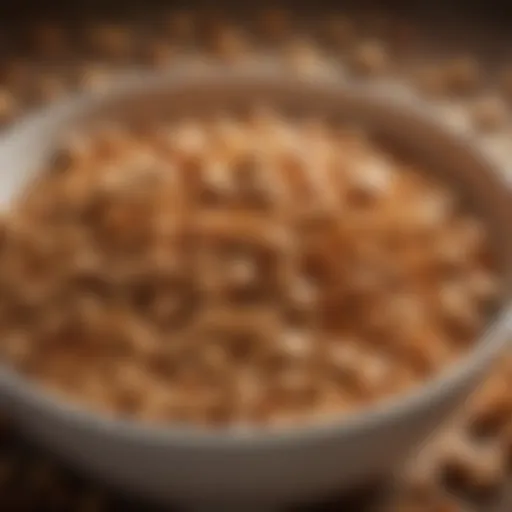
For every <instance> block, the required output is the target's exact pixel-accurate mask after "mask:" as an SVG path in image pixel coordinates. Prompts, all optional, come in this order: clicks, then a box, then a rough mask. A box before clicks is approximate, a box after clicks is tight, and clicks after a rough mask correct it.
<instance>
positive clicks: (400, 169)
mask: <svg viewBox="0 0 512 512" xmlns="http://www.w3.org/2000/svg"><path fill="white" fill-rule="evenodd" d="M0 289H1V291H2V293H1V295H0V315H1V319H2V321H1V323H0V340H1V341H0V347H1V351H2V354H3V357H4V358H6V360H7V361H8V362H9V363H10V364H12V365H14V366H15V368H16V369H18V370H19V371H20V372H22V373H23V374H26V375H27V376H29V377H30V378H32V379H34V380H35V381H37V382H41V383H43V384H44V385H45V386H47V387H48V388H51V389H52V390H53V391H56V392H59V393H64V394H65V395H69V396H71V397H72V398H73V399H76V400H78V401H80V402H83V403H85V404H87V405H88V406H90V407H92V408H97V409H100V410H103V411H105V412H109V413H114V414H116V415H119V416H122V417H130V418H135V419H137V420H142V421H150V422H169V423H170V422H172V423H180V422H181V423H194V424H204V425H209V426H225V425H254V424H258V425H266V426H269V425H282V424H290V423H291V424H294V423H297V422H306V421H317V420H321V419H325V418H326V417H328V416H332V415H339V414H340V413H345V412H347V413H348V412H351V411H354V410H356V409H359V408H361V407H365V406H368V405H369V404H372V403H375V402H377V401H381V400H384V399H385V398H386V397H389V396H392V395H395V394H399V393H403V392H405V391H406V390H409V389H410V388H411V387H412V386H416V385H418V384H419V383H421V382H424V381H425V380H427V379H430V378H432V377H433V376H435V375H436V374H437V373H439V372H440V371H441V370H442V369H444V368H445V367H446V366H447V365H449V364H450V363H451V362H453V361H454V360H456V359H457V358H459V357H461V356H462V355H463V354H464V353H466V352H467V351H468V350H470V349H471V347H472V346H473V342H474V341H475V340H476V339H477V337H478V335H479V334H480V332H481V331H482V329H483V328H484V327H485V326H486V324H487V321H488V319H489V315H490V314H491V313H492V311H493V310H494V307H495V305H496V303H497V300H498V298H499V286H498V278H497V273H496V271H495V263H494V261H493V256H492V254H491V250H490V248H489V244H488V241H487V235H486V226H485V223H484V222H483V221H482V220H480V219H479V218H478V215H476V214H472V213H470V212H468V210H467V208H466V205H465V204H464V201H463V200H462V199H461V198H459V197H458V195H457V194H455V193H454V192H452V189H451V188H450V187H449V186H447V185H445V184H444V183H442V182H441V181H438V180H436V179H435V178H434V177H433V176H431V173H429V172H428V169H425V168H424V166H421V165H418V164H417V163H416V162H415V161H414V160H411V159H409V158H406V157H405V156H403V155H402V154H400V152H397V151H396V150H394V149H391V147H390V146H387V145H386V144H385V143H383V142H382V141H379V140H378V139H377V138H375V137H372V135H371V133H366V132H365V131H364V130H361V129H360V128H359V127H355V126H352V125H351V124H349V123H342V122H333V121H331V120H328V119H327V118H323V117H321V116H317V117H312V116H309V117H300V118H298V117H294V116H290V115H288V114H285V113H284V112H280V111H279V110H278V109H273V108H268V107H255V108H254V109H251V111H250V113H249V114H247V113H246V114H243V115H242V114H235V113H230V112H218V113H217V114H215V115H211V116H209V117H206V116H205V117H204V118H194V117H190V118H187V119H181V120H172V121H167V120H164V119H154V120H152V121H147V120H146V121H145V122H144V123H143V124H134V125H130V124H126V123H116V122H113V121H112V122H108V123H107V122H103V123H98V124H97V125H96V126H91V127H89V128H88V129H87V130H84V131H83V132H80V133H78V132H77V133H74V134H70V135H69V137H67V139H66V140H65V141H64V142H63V144H62V147H61V148H59V150H58V151H57V152H56V153H55V157H54V158H53V159H52V161H51V162H50V163H49V165H48V166H47V168H46V169H45V170H44V171H43V172H42V173H40V175H39V176H38V177H37V179H36V180H34V181H33V182H32V183H31V184H30V186H29V187H26V188H25V190H24V193H23V194H21V195H20V196H19V197H18V199H17V201H15V202H14V204H13V205H12V207H11V209H10V210H9V211H8V212H7V213H6V216H5V222H4V226H3V242H2V247H1V253H0Z"/></svg>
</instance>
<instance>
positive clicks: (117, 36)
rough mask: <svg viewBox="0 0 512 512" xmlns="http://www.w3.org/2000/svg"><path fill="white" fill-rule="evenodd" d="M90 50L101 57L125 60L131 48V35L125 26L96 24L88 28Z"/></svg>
mask: <svg viewBox="0 0 512 512" xmlns="http://www.w3.org/2000/svg"><path fill="white" fill-rule="evenodd" d="M88 39H89V42H90V45H91V46H92V48H93V49H94V50H95V51H96V52H97V53H98V54H99V55H101V56H102V57H107V58H114V59H118V58H125V57H127V56H129V55H130V53H131V51H132V47H133V41H132V34H131V32H130V29H129V28H128V27H127V26H123V25H116V24H108V23H98V24H95V25H93V26H91V27H90V28H89V33H88Z"/></svg>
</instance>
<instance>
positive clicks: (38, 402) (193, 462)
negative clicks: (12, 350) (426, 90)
mask: <svg viewBox="0 0 512 512" xmlns="http://www.w3.org/2000/svg"><path fill="white" fill-rule="evenodd" d="M254 97H259V98H260V99H265V98H270V99H273V100H276V101H278V102H279V103H281V104H282V105H284V106H286V107H290V108H293V109H301V110H308V109H310V110H312V111H316V112H320V111H324V112H330V113H332V114H342V115H344V116H348V117H355V118H357V119H360V120H361V122H363V123H367V124H369V125H370V126H371V127H372V128H374V129H375V130H377V131H378V132H380V133H383V134H385V135H386V136H388V137H389V138H390V139H392V140H395V141H398V142H399V143H400V144H402V145H403V146H404V147H406V148H408V149H410V150H411V151H413V152H414V153H416V154H417V155H418V157H419V158H425V159H426V160H429V161H430V163H431V164H432V166H433V167H434V168H436V169H439V170H440V171H442V172H444V173H445V175H446V176H447V177H448V178H449V179H452V180H453V181H454V183H455V184H456V185H457V186H458V185H460V186H462V188H463V189H464V190H465V192H466V193H467V194H468V196H469V197H470V198H471V199H472V200H473V201H474V202H475V204H476V205H477V206H478V208H480V210H481V212H482V214H483V215H484V216H485V217H486V218H487V220H488V222H489V229H490V232H491V235H492V239H493V243H494V247H495V249H496V252H497V254H498V255H499V256H500V258H501V259H500V262H501V264H502V272H503V282H504V283H505V285H506V289H507V297H506V301H505V304H504V306H503V308H502V309H501V311H500V312H499V314H497V316H496V318H495V320H494V322H493V323H492V325H491V326H490V327H489V329H488V330H487V332H486V333H485V334H484V335H483V336H482V337H481V339H480V340H478V341H477V342H476V344H475V348H474V350H472V351H471V353H470V354H469V355H468V356H467V357H465V358H463V359H461V360H460V361H459V362H458V363H457V364H455V365H454V366H453V367H451V368H449V369H448V370H447V371H446V372H444V373H443V374H442V375H439V376H438V377H437V378H436V379H434V380H432V381H431V382H429V383H428V384H427V385H425V386H423V387H421V388H420V389H416V390H412V391H411V392H410V393H409V394H408V395H407V396H397V397H396V398H394V399H392V400H390V401H389V402H386V403H382V404H378V405H376V406H374V407H372V408H371V409H369V410H368V411H366V412H362V413H357V414H354V415H352V416H349V417H345V416H344V417H339V418H337V419H336V420H331V421H329V422H326V423H324V424H318V425H314V426H300V427H297V428H294V429H288V430H279V431H270V432H258V431H253V432H251V431H247V432H239V431H236V432H230V431H220V432H217V431H205V430H201V429H199V428H193V427H190V428H185V427H176V426H172V425H170V426H169V427H166V428H161V427H158V428H156V427H155V428H153V427H148V426H142V425H139V424H135V423H129V422H123V421H120V420H113V419H108V418H106V417H102V416H100V415H97V414H95V413H94V412H91V411H88V410H82V409H81V408H80V407H78V406H75V405H73V404H71V403H62V402H61V401H59V400H57V399H56V398H55V397H53V396H51V395H49V394H47V393H45V392H44V391H42V390H41V389H40V388H38V387H37V386H36V385H35V384H32V383H29V382H27V381H26V380H25V379H23V378H22V377H21V376H18V375H16V374H14V373H13V372H12V371H10V370H9V369H8V368H5V367H2V368H1V369H0V396H1V397H2V398H3V399H4V400H5V402H6V404H5V405H6V407H8V408H9V409H10V410H11V412H12V415H13V416H14V418H15V419H16V420H17V421H18V422H19V424H20V426H21V427H22V428H23V429H24V431H25V432H26V434H27V435H28V436H30V437H31V438H33V439H34V440H37V441H38V442H40V443H41V444H42V445H44V446H46V447H47V448H48V449H50V450H52V451H53V452H55V453H57V454H59V455H60V456H62V457H63V458H65V459H66V460H67V461H69V462H70V463H71V464H73V465H75V466H76V467H77V468H80V469H81V470H82V471H84V472H88V473H90V474H92V475H94V476H95V477H97V478H100V479H102V480H104V481H106V482H110V483H112V484H114V485H116V486H118V487H120V488H122V489H125V490H129V491H132V492H135V493H138V494H141V495H145V496H147V497H150V498H152V499H155V500H156V501H159V502H162V503H171V502H175V501H178V502H182V503H192V504H194V503H199V502H210V503H211V502H217V503H220V502H222V503H224V502H228V501H229V502H236V503H238V504H244V505H241V506H242V507H244V508H245V507H246V505H247V504H249V503H251V504H254V503H256V502H263V503H267V504H268V503H284V502H296V501H303V500H306V499H310V498H314V497H317V496H320V495H322V494H324V493H329V492H332V491H341V490H343V489H347V488H349V487H352V486H355V485H357V484H361V483H364V482H366V481H368V480H370V479H372V478H379V477H382V476H385V475H388V474H390V472H391V471H392V470H394V469H395V468H396V467H397V466H398V465H399V464H400V463H401V462H402V461H403V460H404V458H405V457H406V456H407V455H408V454H410V452H411V450H413V449H414V448H416V447H418V445H419V443H421V442H422V441H423V440H425V438H426V436H428V435H429V434H430V433H431V432H432V430H433V429H434V428H435V427H436V426H437V425H438V424H439V423H440V422H441V421H442V420H443V419H445V418H446V416H448V415H450V414H451V413H452V412H453V411H454V410H455V409H456V408H457V407H458V406H459V405H460V404H461V402H463V400H464V399H465V398H466V397H467V395H468V394H469V393H470V391H471V390H472V388H473V387H474V386H475V385H477V384H478V383H479V382H480V380H481V378H482V375H483V373H484V372H485V371H486V370H487V369H488V367H489V365H490V364H491V362H492V360H493V358H495V357H496V356H498V355H499V353H500V351H501V350H502V349H503V348H504V347H505V345H506V342H507V339H508V336H509V329H510V321H509V320H510V318H509V317H510V313H509V302H508V301H509V294H508V291H509V290H510V284H511V276H512V274H511V265H512V244H511V240H510V236H509V232H508V222H509V220H510V219H511V218H512V217H511V212H512V209H511V207H510V204H511V202H510V199H509V197H508V192H507V187H506V184H505V182H504V181H503V178H502V177H501V174H500V173H498V172H496V171H495V170H494V169H492V167H491V166H490V164H489V163H488V162H487V161H485V159H484V158H483V157H482V156H481V155H480V154H479V151H478V149H477V145H476V144H474V143H473V142H472V141H471V140H470V139H469V138H467V139H464V138H461V137H459V136H456V135H454V134H453V133H449V131H447V130H444V129H442V128H440V123H438V122H437V120H436V119H433V118H432V115H431V114H429V113H428V111H425V110H424V109H423V108H422V107H421V106H419V105H417V104H416V103H415V102H413V101H411V100H410V99H409V100H405V99H403V98H402V99H399V98H398V99H397V98H395V97H394V95H393V94H392V93H390V92H389V91H387V90H383V89H380V88H379V87H374V86H371V85H368V86H363V85H357V86H354V85H350V84H347V83H341V82H339V81H334V80H328V81H327V80H325V81H321V82H319V81H316V80H312V79H311V80H304V79H302V80H299V79H297V78H292V77H289V76H285V75H280V74H279V73H274V72H262V71H256V70H252V71H251V70H246V71H243V72H242V71H238V72H237V71H232V72H228V71H226V70H224V71H217V72H216V71H214V70H206V69H205V70H202V71H200V70H196V71H194V72H192V71H189V72H186V71H183V72H181V73H179V72H175V73H173V74H172V75H167V76H158V77H155V76H153V77H138V78H133V77H132V78H130V79H127V80H126V81H124V82H123V83H122V84H121V85H119V86H117V87H115V88H113V89H112V90H111V91H110V92H106V93H104V94H103V95H101V96H94V97H81V98H77V99H74V100H71V101H69V102H67V103H65V104H61V105H60V106H58V107H52V108H50V109H48V110H45V111H43V112H41V113H39V114H38V115H36V116H34V117H32V118H30V119H27V120H25V121H23V122H22V123H21V124H19V125H18V126H16V127H15V128H14V129H13V130H12V131H11V132H9V133H8V134H7V135H6V136H4V137H3V138H2V139H1V140H0V169H1V171H0V180H1V181H0V183H1V188H0V201H3V202H4V204H7V203H8V202H9V199H10V197H12V195H13V194H14V193H15V192H16V191H17V190H18V189H19V187H20V186H21V184H23V183H24V182H25V180H26V179H27V178H28V177H29V176H30V175H31V174H32V173H33V172H36V171H37V170H38V169H39V168H40V167H41V162H42V161H44V160H45V158H47V157H48V155H49V151H50V150H51V148H52V147H53V145H54V143H55V141H56V140H57V137H58V135H59V134H61V133H62V132H63V131H66V130H67V129H69V127H70V126H72V125H75V124H76V123H80V122H84V121H87V120H88V119H90V118H92V119H94V118H95V117H97V116H99V115H104V113H105V112H107V113H108V115H120V116H122V115H125V114H130V115H131V114H132V113H134V112H137V113H138V114H141V113H143V114H148V115H151V113H152V112H155V111H158V112H161V111H162V110H164V109H167V110H168V111H169V113H171V114H174V115H177V116H179V115H182V114H185V113H191V112H196V113H199V114H201V113H202V112H204V111H205V110H208V109H210V108H212V107H215V106H218V105H221V104H222V105H231V106H233V105H234V106H237V105H238V106H241V105H243V104H244V103H245V102H246V100H247V98H254ZM238 508H239V510H242V508H240V507H238ZM210 510H211V509H210Z"/></svg>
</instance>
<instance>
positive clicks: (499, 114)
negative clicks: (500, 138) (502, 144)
mask: <svg viewBox="0 0 512 512" xmlns="http://www.w3.org/2000/svg"><path fill="white" fill-rule="evenodd" d="M470 108H471V116H472V119H473V124H474V126H475V128H476V129H478V130H481V131H483V132H495V131H498V130H500V129H502V128H504V127H505V125H506V124H507V121H508V112H507V106H506V105H505V103H504V102H503V101H502V100H501V98H500V97H498V96H487V97H483V98H480V99H479V100H477V101H476V102H475V103H474V104H473V105H472V107H470Z"/></svg>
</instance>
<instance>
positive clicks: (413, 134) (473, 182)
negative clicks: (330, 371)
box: [0, 71, 512, 415]
mask: <svg viewBox="0 0 512 512" xmlns="http://www.w3.org/2000/svg"><path fill="white" fill-rule="evenodd" d="M203 73H204V74H200V75H198V74H197V73H191V74H186V73H185V74H181V75H180V74H178V73H175V74H173V75H168V76H162V75H160V76H154V75H152V76H143V77H142V76H139V77H132V78H131V79H126V80H124V81H122V82H120V83H119V84H118V85H117V86H114V87H113V88H112V89H109V91H107V92H105V93H103V94H101V95H96V96H84V97H79V98H74V99H71V100H69V101H68V102H66V103H63V104H61V105H59V106H56V107H53V108H49V109H47V110H44V111H42V112H39V113H38V114H36V115H35V116H33V117H31V118H29V119H26V120H24V121H22V122H21V123H20V124H18V125H17V126H15V127H14V128H13V129H12V130H11V131H10V132H9V133H8V134H7V135H6V136H5V137H4V138H3V139H2V140H0V163H1V164H2V165H1V169H2V171H1V172H0V184H1V187H0V204H3V205H8V204H9V201H10V200H11V198H12V197H13V196H14V195H15V194H16V193H17V192H18V190H19V189H20V187H21V186H23V184H24V183H26V181H27V180H28V179H29V178H30V177H31V176H32V175H33V174H34V173H37V172H38V171H39V170H40V169H41V168H42V166H43V165H44V163H45V161H46V160H47V159H48V158H49V157H50V155H51V152H52V151H53V149H54V148H55V145H56V144H57V142H58V141H59V140H60V137H61V136H62V135H63V134H64V133H66V132H67V131H68V130H69V129H70V128H71V127H74V126H82V125H87V124H89V123H94V122H95V121H97V120H99V119H105V118H112V117H113V118H116V119H138V120H139V119H142V120H143V119H144V118H152V117H153V116H162V115H165V116H167V117H169V118H180V117H187V116H204V115H205V114H208V113H211V112H214V111H216V110H218V109H219V108H228V109H229V110H235V111H236V110H243V109H244V108H246V107H247V106H248V105H250V104H252V103H254V101H256V102H261V103H266V102H270V103H271V104H274V105H278V106H279V107H280V108H282V109H284V110H285V111H289V112H292V113H296V114H308V113H314V114H319V113H320V114H326V115H328V116H329V117H332V118H333V119H347V120H354V121H357V122H358V123H359V124H361V125H363V126H365V127H368V128H369V129H370V130H371V131H372V132H373V133H375V134H376V135H377V136H379V137H382V138H384V139H386V140H389V141H390V143H391V144H393V146H395V147H398V148H400V149H401V150H403V151H404V152H406V153H407V154H409V155H411V156H412V158H416V159H417V160H418V161H419V162H424V163H425V167H426V168H428V169H431V170H432V172H435V173H438V174H439V175H440V176H441V177H442V178H443V179H446V180H448V181H449V182H450V183H451V186H453V187H456V188H457V189H458V190H460V192H461V193H462V194H463V195H464V196H465V197H466V198H467V200H468V201H469V202H470V203H471V205H472V207H473V208H474V209H476V210H478V211H479V213H480V214H481V215H482V216H483V218H484V219H485V220H486V222H487V225H488V228H489V232H490V235H491V243H492V246H493V250H494V254H495V255H496V258H497V261H498V263H499V266H500V271H501V278H502V282H503V283H504V290H505V297H504V302H503V304H502V307H501V308H500V311H498V312H496V318H495V319H494V320H495V321H496V322H502V321H503V318H504V315H505V313H507V312H508V309H509V300H510V297H511V290H512V241H511V239H510V237H509V236H508V223H509V220H510V218H512V217H511V213H512V208H511V206H510V201H509V199H508V192H507V190H506V183H505V180H504V178H503V177H502V176H501V175H500V173H498V172H497V171H495V170H494V169H493V168H492V166H490V165H489V163H488V162H487V161H486V160H485V158H483V157H482V155H481V154H480V152H479V151H478V146H477V142H476V141H475V140H472V139H471V138H469V137H466V138H462V137H460V136H455V135H454V134H453V133H450V132H449V131H448V129H446V128H442V127H441V125H440V123H439V122H438V120H437V119H435V116H433V114H432V113H431V112H430V111H429V110H428V109H426V108H424V107H423V106H422V105H421V104H420V103H411V102H410V101H408V100H407V101H406V100H403V99H400V98H397V97H395V95H394V94H393V93H391V92H389V91H387V90H384V89H381V88H379V86H378V85H377V86H376V85H357V86H351V85H347V84H344V83H341V82H334V81H324V82H321V81H316V80H315V81H313V80H311V81H308V80H299V79H297V78H293V77H290V76H287V75H286V76H285V75H280V74H276V73H261V72H260V73H255V72H252V73H251V72H238V73H237V72H231V73H228V72H227V71H222V72H214V71H208V72H206V71H205V72H203ZM496 322H495V323H496ZM491 323H492V322H491ZM491 327H492V326H490V327H489V328H490V329H491ZM489 343H499V340H496V336H494V337H493V336H490V335H487V334H486V333H484V335H483V336H482V338H481V339H480V340H478V342H477V343H476V349H475V350H473V351H472V353H471V354H470V355H469V356H467V357H465V358H463V359H462V360H461V361H460V362H459V363H456V365H455V366H457V367H459V371H464V367H466V368H467V367H469V366H470V365H472V364H473V365H475V364H477V361H478V359H479V357H480V356H481V354H479V350H480V348H481V347H482V345H488V344H489ZM490 351H491V349H490V348H489V347H487V349H486V353H488V354H489V353H490ZM4 371H5V370H4ZM453 371H454V370H452V369H451V368H450V369H448V373H450V372H453ZM9 373H10V374H11V372H9ZM439 378H442V376H439ZM434 380H438V379H434ZM429 386H430V384H427V385H426V386H424V387H426V388H428V387H429ZM413 393H418V391H414V392H413ZM393 400H394V399H393ZM400 400H402V397H400ZM386 405H387V404H386ZM361 414H363V415H364V414H366V413H361Z"/></svg>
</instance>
